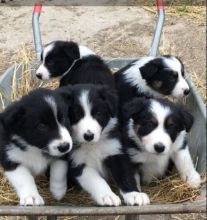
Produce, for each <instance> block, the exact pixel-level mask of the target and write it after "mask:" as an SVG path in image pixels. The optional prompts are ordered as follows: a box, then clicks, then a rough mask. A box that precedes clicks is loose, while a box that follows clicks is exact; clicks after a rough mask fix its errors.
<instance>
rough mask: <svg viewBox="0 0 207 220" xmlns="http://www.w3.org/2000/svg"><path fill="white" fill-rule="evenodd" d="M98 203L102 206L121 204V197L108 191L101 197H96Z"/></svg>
mask: <svg viewBox="0 0 207 220" xmlns="http://www.w3.org/2000/svg"><path fill="white" fill-rule="evenodd" d="M96 201H97V203H98V204H99V205H101V206H119V205H121V200H120V198H119V197H118V196H117V195H116V194H115V193H113V192H111V193H107V194H105V195H103V196H101V197H100V198H97V199H96Z"/></svg>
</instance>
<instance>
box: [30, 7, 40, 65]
mask: <svg viewBox="0 0 207 220" xmlns="http://www.w3.org/2000/svg"><path fill="white" fill-rule="evenodd" d="M41 8H42V5H41V4H36V5H35V6H34V11H33V16H32V29H33V38H34V44H35V51H36V59H37V61H38V60H40V54H41V52H42V39H41V34H40V26H39V18H40V14H41Z"/></svg>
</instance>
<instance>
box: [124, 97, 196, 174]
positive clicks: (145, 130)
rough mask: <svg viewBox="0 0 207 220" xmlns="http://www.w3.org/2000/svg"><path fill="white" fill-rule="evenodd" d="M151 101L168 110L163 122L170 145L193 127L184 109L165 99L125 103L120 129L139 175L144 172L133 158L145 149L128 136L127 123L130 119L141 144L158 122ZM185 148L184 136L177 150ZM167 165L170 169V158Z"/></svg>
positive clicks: (191, 120) (140, 164)
mask: <svg viewBox="0 0 207 220" xmlns="http://www.w3.org/2000/svg"><path fill="white" fill-rule="evenodd" d="M152 101H156V102H158V103H159V104H160V105H162V106H163V107H165V108H168V109H170V113H169V115H168V116H167V117H166V118H165V121H164V130H165V132H166V133H167V134H168V135H169V136H170V138H171V141H172V143H174V141H175V140H176V138H177V137H178V135H179V134H180V132H181V131H184V130H185V131H186V132H189V131H190V129H191V127H192V125H193V116H192V115H191V114H190V113H189V112H188V111H187V110H186V109H184V107H183V106H182V105H179V104H175V103H172V102H170V101H168V100H166V99H156V98H153V99H152V98H144V97H142V98H134V99H132V101H130V102H128V103H126V104H125V105H124V107H123V118H124V120H125V121H124V123H123V129H122V130H123V131H122V137H123V143H124V147H125V150H126V152H127V154H128V155H129V156H130V158H131V162H132V163H133V164H134V165H135V166H137V167H138V170H139V174H140V175H143V172H145V171H144V170H143V169H140V168H141V167H142V163H140V162H135V161H134V160H133V157H134V156H136V155H139V154H140V153H141V152H144V151H145V148H144V147H143V146H142V144H141V145H140V144H138V143H137V142H136V141H135V140H134V138H132V136H130V135H129V123H130V119H131V120H133V125H132V126H131V128H132V129H133V130H134V132H135V135H136V136H137V138H138V139H139V140H140V143H141V142H142V138H143V137H144V136H146V135H149V134H150V133H151V132H152V131H154V129H156V128H157V126H158V121H157V120H156V118H155V116H154V114H153V112H152V111H151V108H150V104H151V103H152ZM160 141H162V138H160ZM186 146H187V139H186V136H184V137H183V142H182V144H181V146H180V148H179V149H180V150H182V149H185V148H186ZM132 148H133V149H135V151H134V154H131V153H130V149H132ZM149 162H150V161H149ZM169 164H171V166H170V167H171V168H172V161H171V158H169ZM166 171H167V166H166Z"/></svg>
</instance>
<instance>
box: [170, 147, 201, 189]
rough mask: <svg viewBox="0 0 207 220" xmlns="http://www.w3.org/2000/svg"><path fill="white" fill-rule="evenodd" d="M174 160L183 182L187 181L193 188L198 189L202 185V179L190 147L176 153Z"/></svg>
mask: <svg viewBox="0 0 207 220" xmlns="http://www.w3.org/2000/svg"><path fill="white" fill-rule="evenodd" d="M172 159H173V161H174V163H175V166H176V167H177V169H178V172H179V173H180V175H181V178H182V179H183V181H186V182H187V183H188V185H189V186H190V187H192V188H198V187H199V186H200V184H201V178H200V175H199V173H198V172H197V171H196V170H195V167H194V165H193V161H192V159H191V156H190V152H189V149H188V146H187V145H186V147H185V148H184V149H180V150H178V151H176V152H175V153H174V154H173V157H172Z"/></svg>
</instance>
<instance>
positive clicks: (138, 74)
mask: <svg viewBox="0 0 207 220" xmlns="http://www.w3.org/2000/svg"><path fill="white" fill-rule="evenodd" d="M114 76H115V82H116V86H117V90H118V92H119V97H120V101H121V103H125V102H128V101H130V100H131V99H132V98H133V97H142V96H151V97H158V98H159V97H162V96H172V97H175V98H182V97H184V96H187V95H188V94H189V92H190V89H189V86H188V83H187V82H186V80H185V75H184V66H183V63H182V62H181V60H180V59H178V58H177V57H175V56H170V55H166V56H160V57H142V58H140V59H139V60H137V61H135V62H132V63H130V64H129V65H128V66H126V67H124V68H122V69H120V70H119V71H118V72H116V73H115V74H114Z"/></svg>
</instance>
